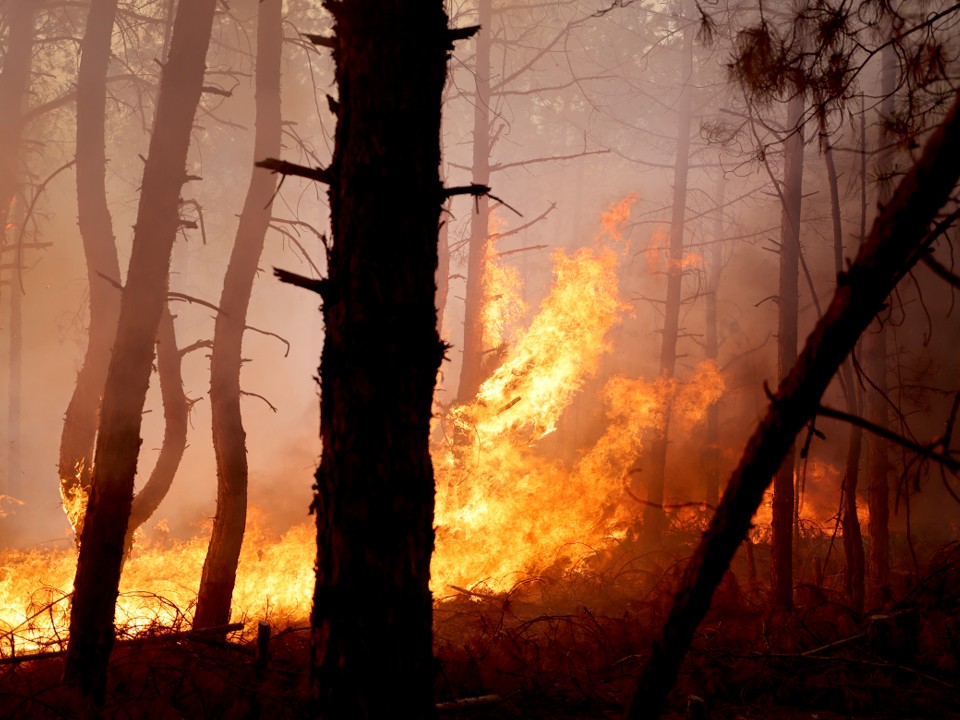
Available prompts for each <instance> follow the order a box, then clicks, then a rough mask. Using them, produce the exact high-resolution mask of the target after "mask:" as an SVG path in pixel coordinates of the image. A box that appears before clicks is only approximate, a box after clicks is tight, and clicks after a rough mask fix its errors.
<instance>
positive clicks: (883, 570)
mask: <svg viewBox="0 0 960 720" xmlns="http://www.w3.org/2000/svg"><path fill="white" fill-rule="evenodd" d="M881 57H882V60H883V64H882V66H881V76H880V83H881V88H882V89H881V93H882V95H883V100H882V102H881V103H880V114H881V116H882V119H883V120H884V121H887V120H890V119H891V118H893V115H894V113H895V112H896V97H895V93H896V89H897V62H898V61H897V53H896V50H895V49H894V48H893V46H887V47H884V49H883V50H882V51H881ZM893 142H894V138H893V137H892V133H890V132H888V131H886V130H884V131H882V132H881V133H880V152H879V153H878V157H877V175H878V176H879V177H880V178H881V179H882V182H881V185H880V192H879V193H878V201H879V204H880V206H881V207H882V206H883V205H884V204H885V203H886V202H887V200H888V199H889V194H890V191H889V188H890V186H891V183H892V180H891V179H890V176H891V174H892V172H893V147H892V144H893ZM887 344H888V342H887V326H886V324H885V323H881V322H876V323H874V327H873V329H872V330H871V332H870V333H869V334H868V335H867V336H866V338H864V342H863V356H864V357H863V366H864V367H863V369H864V372H865V373H866V375H867V377H868V378H870V384H871V387H870V388H869V389H868V390H867V407H866V411H867V420H869V421H870V422H872V423H873V424H874V425H877V426H878V427H888V426H889V425H890V408H889V405H888V402H889V401H888V399H887ZM889 477H890V457H889V454H888V448H887V443H886V441H885V440H883V439H881V438H878V437H872V438H870V441H869V443H868V445H867V505H868V507H869V509H870V519H869V520H868V523H867V529H868V531H869V533H870V557H869V564H870V578H871V581H872V586H873V591H872V597H871V599H872V601H873V603H874V604H876V605H882V604H884V603H885V602H887V601H888V600H889V595H890V589H889V586H890V486H889Z"/></svg>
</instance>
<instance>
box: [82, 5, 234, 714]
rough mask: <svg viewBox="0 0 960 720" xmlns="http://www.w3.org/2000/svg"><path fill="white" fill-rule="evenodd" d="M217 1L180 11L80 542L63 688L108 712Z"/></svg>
mask: <svg viewBox="0 0 960 720" xmlns="http://www.w3.org/2000/svg"><path fill="white" fill-rule="evenodd" d="M215 6H216V0H194V2H189V3H181V4H180V6H179V8H178V11H177V17H176V21H175V23H174V29H173V38H172V41H171V47H170V55H169V57H168V59H167V63H166V64H165V65H164V68H163V74H162V77H161V81H160V94H159V97H158V100H157V111H156V116H155V119H154V129H153V134H152V136H151V138H150V148H149V154H148V157H147V162H146V166H145V168H144V174H143V183H142V186H141V192H140V205H139V208H138V211H137V221H136V225H135V226H134V237H133V250H132V253H131V257H130V267H129V270H128V273H127V282H126V285H125V287H124V289H123V294H122V298H121V304H120V318H119V322H118V325H117V338H116V342H115V345H114V351H113V356H112V358H111V360H110V366H109V369H108V371H107V378H106V383H105V385H104V393H103V403H102V408H101V417H100V428H99V433H98V438H97V449H96V455H95V463H94V468H93V476H92V478H91V492H90V498H89V501H88V504H87V511H86V515H85V519H84V527H83V532H82V535H81V539H80V555H79V558H78V561H77V574H76V578H75V580H74V594H73V603H72V607H71V612H70V644H69V646H68V648H67V659H66V666H65V669H64V679H65V681H66V682H67V683H68V684H70V685H76V687H77V688H78V689H79V691H80V693H81V694H82V695H83V696H85V697H87V698H89V699H91V700H92V701H93V702H95V703H96V704H98V705H102V703H103V699H104V693H105V691H106V671H107V663H108V661H109V657H110V649H111V647H112V645H113V616H114V611H115V606H116V600H117V592H118V586H119V582H120V568H121V564H122V559H123V547H124V537H125V534H126V529H127V521H128V519H129V517H130V508H131V504H132V501H133V481H134V476H135V474H136V470H137V456H138V454H139V450H140V443H141V440H140V425H141V414H142V411H143V403H144V400H145V399H146V394H147V386H148V385H149V382H150V370H151V364H152V360H153V345H154V340H155V338H156V336H157V329H158V326H159V323H160V316H161V314H162V312H163V307H164V304H165V302H166V293H167V282H168V275H169V272H168V271H169V267H170V255H171V252H172V249H173V243H174V240H175V239H176V235H177V228H178V226H179V223H180V215H179V202H180V191H181V188H182V185H183V183H184V182H185V181H186V178H187V176H186V160H187V150H188V148H189V145H190V131H191V128H192V125H193V119H194V116H195V114H196V110H197V105H198V104H199V101H200V93H201V88H202V86H203V77H204V59H205V56H206V52H207V45H208V43H209V40H210V33H211V28H212V26H213V13H214V8H215Z"/></svg>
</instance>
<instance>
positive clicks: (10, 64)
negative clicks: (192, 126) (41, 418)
mask: <svg viewBox="0 0 960 720" xmlns="http://www.w3.org/2000/svg"><path fill="white" fill-rule="evenodd" d="M6 11H7V18H8V24H9V35H8V40H7V52H6V55H5V57H4V59H3V71H2V72H0V148H3V152H2V153H0V247H3V246H5V245H8V241H7V225H8V223H10V222H11V220H14V225H15V227H14V228H13V230H14V232H13V233H11V235H14V234H15V235H16V236H18V237H19V236H20V234H21V232H22V230H23V228H22V227H21V226H20V225H21V222H22V220H21V221H20V222H17V221H15V219H14V218H12V217H11V211H12V208H13V205H14V198H15V197H16V194H17V189H18V187H19V184H20V168H19V160H20V141H21V138H22V135H23V125H24V122H23V109H24V104H25V103H26V99H27V89H28V88H29V85H30V65H31V60H32V57H33V39H34V18H35V13H36V9H35V4H34V3H33V2H31V1H30V0H11V2H8V3H7V8H6ZM19 215H21V216H24V215H25V214H24V213H19ZM10 253H11V254H12V255H14V260H13V262H12V263H11V264H12V265H13V266H14V267H13V269H12V270H11V272H10V283H9V288H10V318H9V320H10V328H9V333H10V344H9V353H10V355H9V360H8V362H9V365H8V372H9V384H8V390H9V398H8V403H7V438H6V441H7V469H6V475H7V477H6V481H5V482H0V495H2V494H9V495H12V496H14V497H16V496H18V495H19V493H20V490H21V487H20V484H21V474H22V469H21V447H20V438H21V433H20V420H21V417H20V416H21V405H22V398H21V392H22V382H21V369H22V363H23V361H22V353H23V288H22V286H21V279H20V273H22V272H23V257H22V252H21V250H19V249H15V248H10Z"/></svg>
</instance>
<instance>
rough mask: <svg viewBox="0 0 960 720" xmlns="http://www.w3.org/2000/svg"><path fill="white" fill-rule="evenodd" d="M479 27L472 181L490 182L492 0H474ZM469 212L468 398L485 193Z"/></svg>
mask: <svg viewBox="0 0 960 720" xmlns="http://www.w3.org/2000/svg"><path fill="white" fill-rule="evenodd" d="M478 13H479V17H478V20H477V22H478V23H479V25H480V31H479V32H478V33H477V36H476V38H477V39H476V42H477V51H476V58H475V60H474V74H475V75H476V82H477V90H476V97H475V98H474V103H473V182H474V183H475V184H477V185H489V184H490V150H491V149H492V148H491V145H492V143H491V139H490V129H491V128H490V40H491V34H492V32H493V30H492V28H491V18H492V16H493V9H492V0H478ZM473 202H474V205H473V214H472V215H471V216H470V243H469V245H468V254H467V289H466V300H465V302H464V315H463V361H462V365H461V366H460V385H459V387H458V388H457V398H458V399H459V401H460V402H462V403H466V402H470V400H472V399H473V398H474V397H475V396H476V394H477V391H478V390H479V389H480V383H482V382H483V357H484V354H483V350H484V348H483V299H484V297H485V296H486V294H485V292H484V287H483V285H484V275H485V273H484V267H483V265H484V258H485V257H486V250H487V240H488V238H489V236H490V231H489V223H490V201H489V199H488V198H487V196H486V195H481V196H480V197H478V198H475V199H474V201H473Z"/></svg>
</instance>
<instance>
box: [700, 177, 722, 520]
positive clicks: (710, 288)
mask: <svg viewBox="0 0 960 720" xmlns="http://www.w3.org/2000/svg"><path fill="white" fill-rule="evenodd" d="M715 202H716V204H717V222H716V225H715V226H714V231H713V244H712V245H711V246H710V256H709V258H710V259H709V265H708V270H707V288H706V295H705V300H706V302H705V304H706V312H707V322H706V330H705V333H704V355H705V356H706V359H707V360H712V361H713V362H714V363H717V361H718V359H719V357H720V341H719V336H718V332H717V302H718V295H719V293H720V275H721V273H722V272H723V232H724V229H723V210H724V205H725V204H726V181H725V180H724V179H723V178H722V177H721V178H720V182H719V183H717V196H716V198H715ZM703 470H704V477H705V481H706V488H705V493H704V499H705V500H706V502H707V503H708V504H709V505H711V506H716V504H717V500H719V499H720V401H719V400H718V401H717V402H715V403H713V404H712V405H710V407H708V408H707V444H706V447H704V449H703Z"/></svg>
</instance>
